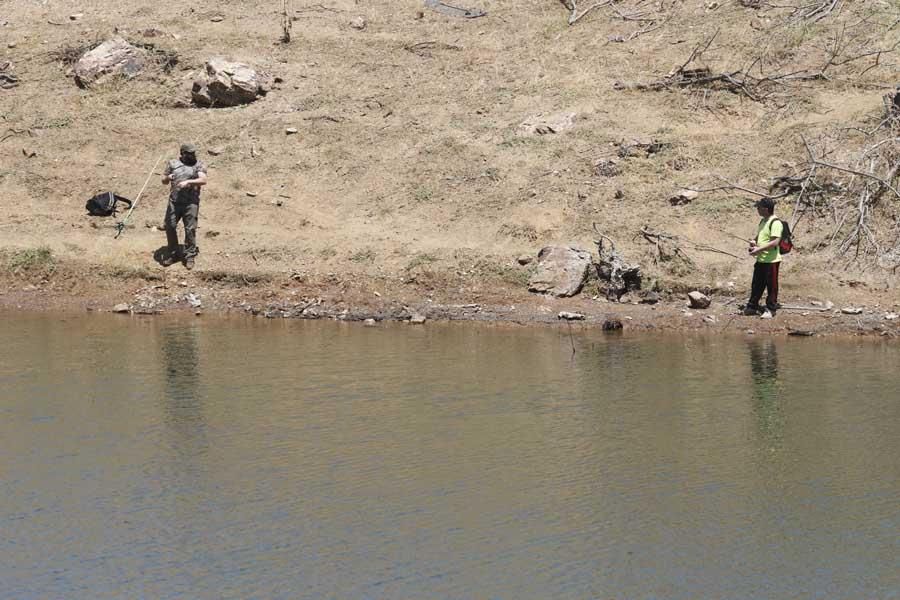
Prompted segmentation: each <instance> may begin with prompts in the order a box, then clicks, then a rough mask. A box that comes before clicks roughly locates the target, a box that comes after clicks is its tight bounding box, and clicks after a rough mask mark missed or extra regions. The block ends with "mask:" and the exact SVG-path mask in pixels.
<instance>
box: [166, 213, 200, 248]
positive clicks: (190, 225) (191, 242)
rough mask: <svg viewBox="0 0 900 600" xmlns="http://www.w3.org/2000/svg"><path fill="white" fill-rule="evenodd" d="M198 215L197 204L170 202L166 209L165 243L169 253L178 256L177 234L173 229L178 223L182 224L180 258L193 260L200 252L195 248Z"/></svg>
mask: <svg viewBox="0 0 900 600" xmlns="http://www.w3.org/2000/svg"><path fill="white" fill-rule="evenodd" d="M199 215H200V203H199V202H172V201H171V200H169V207H168V208H167V209H166V220H165V227H166V241H167V242H168V245H169V252H171V253H172V255H173V256H175V255H177V254H178V232H177V231H176V230H175V227H176V226H177V225H178V221H181V222H182V223H184V255H183V256H182V258H193V257H195V256H197V253H198V252H200V250H199V249H198V248H197V217H199Z"/></svg>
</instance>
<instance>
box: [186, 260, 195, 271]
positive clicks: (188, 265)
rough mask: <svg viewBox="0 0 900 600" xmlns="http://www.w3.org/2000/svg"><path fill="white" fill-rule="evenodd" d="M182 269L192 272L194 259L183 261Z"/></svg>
mask: <svg viewBox="0 0 900 600" xmlns="http://www.w3.org/2000/svg"><path fill="white" fill-rule="evenodd" d="M184 268H185V269H187V270H188V271H190V270H192V269H193V268H194V259H193V258H186V259H184Z"/></svg>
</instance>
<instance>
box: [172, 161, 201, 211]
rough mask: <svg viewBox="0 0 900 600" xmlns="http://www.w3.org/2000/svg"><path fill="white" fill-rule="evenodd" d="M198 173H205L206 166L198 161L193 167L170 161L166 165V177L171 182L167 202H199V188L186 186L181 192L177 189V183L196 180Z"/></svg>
mask: <svg viewBox="0 0 900 600" xmlns="http://www.w3.org/2000/svg"><path fill="white" fill-rule="evenodd" d="M200 173H206V165H204V164H203V163H202V162H200V161H199V160H198V161H197V164H195V165H193V166H188V165H186V164H184V163H183V162H181V161H180V160H178V159H174V160H170V161H169V163H168V164H167V165H166V175H167V176H168V177H169V179H171V180H172V190H171V191H170V192H169V201H170V202H172V203H173V204H196V203H198V202H200V188H199V187H194V186H188V187H186V188H184V189H183V190H179V189H178V184H179V183H181V182H182V181H190V180H191V179H197V177H199V176H200Z"/></svg>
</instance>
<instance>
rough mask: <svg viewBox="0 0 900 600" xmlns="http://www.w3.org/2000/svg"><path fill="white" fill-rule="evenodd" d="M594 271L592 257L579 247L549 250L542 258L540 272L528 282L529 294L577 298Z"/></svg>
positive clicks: (550, 248) (538, 262) (539, 257)
mask: <svg viewBox="0 0 900 600" xmlns="http://www.w3.org/2000/svg"><path fill="white" fill-rule="evenodd" d="M590 269H591V253H590V252H588V251H587V250H582V249H580V248H576V247H575V246H547V247H545V248H542V249H541V251H540V253H539V254H538V260H537V270H536V271H535V273H534V275H532V276H531V280H530V281H529V282H528V291H529V292H536V293H539V294H552V295H553V296H556V297H558V298H564V297H568V296H574V295H575V294H577V293H578V292H580V291H581V288H582V287H584V282H585V281H587V278H588V274H589V272H590Z"/></svg>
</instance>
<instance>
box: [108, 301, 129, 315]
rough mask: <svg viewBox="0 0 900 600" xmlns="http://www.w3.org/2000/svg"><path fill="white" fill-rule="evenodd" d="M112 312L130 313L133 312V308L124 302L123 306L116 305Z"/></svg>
mask: <svg viewBox="0 0 900 600" xmlns="http://www.w3.org/2000/svg"><path fill="white" fill-rule="evenodd" d="M112 311H113V312H114V313H128V312H131V307H130V306H128V305H127V304H125V303H124V302H123V303H122V304H116V305H115V306H113V309H112Z"/></svg>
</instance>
